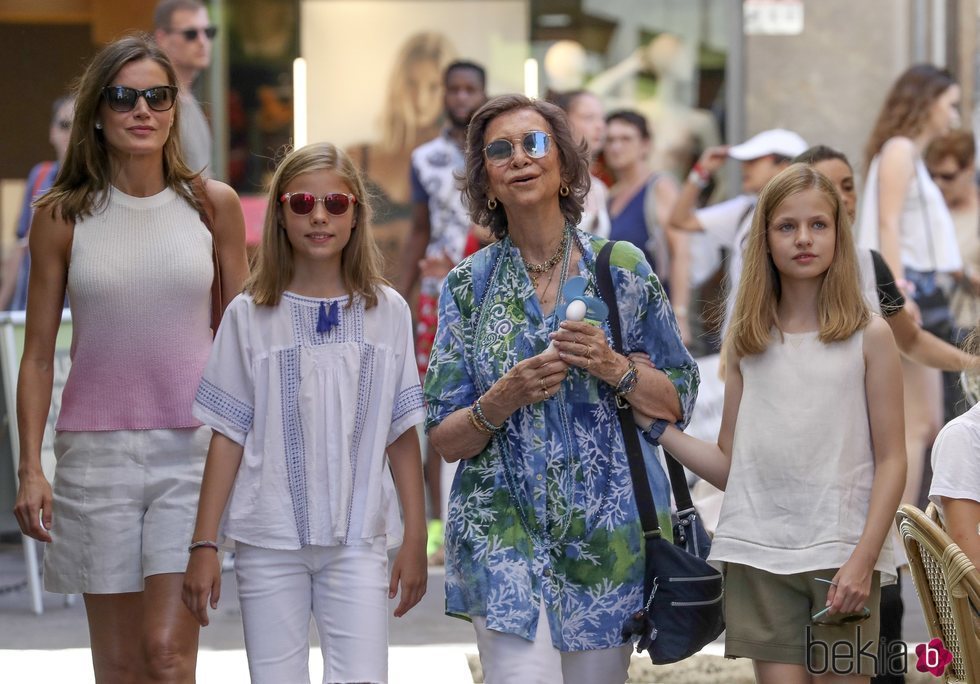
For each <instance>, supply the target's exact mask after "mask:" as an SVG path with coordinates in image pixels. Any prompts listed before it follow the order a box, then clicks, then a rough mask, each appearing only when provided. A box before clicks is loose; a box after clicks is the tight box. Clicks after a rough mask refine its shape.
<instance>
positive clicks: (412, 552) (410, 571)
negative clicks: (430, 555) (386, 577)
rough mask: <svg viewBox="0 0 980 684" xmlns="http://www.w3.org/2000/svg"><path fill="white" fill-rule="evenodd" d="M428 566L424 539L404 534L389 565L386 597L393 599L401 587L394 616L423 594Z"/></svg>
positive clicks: (413, 604) (412, 605)
mask: <svg viewBox="0 0 980 684" xmlns="http://www.w3.org/2000/svg"><path fill="white" fill-rule="evenodd" d="M428 577H429V568H428V563H427V560H426V557H425V540H424V539H423V540H422V541H421V543H418V542H417V541H413V540H412V539H410V538H409V537H408V535H406V539H405V540H404V541H403V542H402V547H401V548H400V549H399V550H398V553H397V554H396V555H395V562H394V564H393V565H392V566H391V580H390V581H389V583H388V598H389V599H393V598H395V596H396V595H397V594H398V590H399V588H400V589H401V594H402V595H401V600H400V601H399V602H398V606H397V607H396V608H395V612H394V615H395V617H401V616H403V615H404V614H405V613H407V612H408V611H410V610H411V609H412V608H413V607H414V606H415V604H417V603H418V602H419V601H421V600H422V597H423V596H425V590H426V588H427V586H428Z"/></svg>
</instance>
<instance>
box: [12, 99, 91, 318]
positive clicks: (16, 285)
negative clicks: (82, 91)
mask: <svg viewBox="0 0 980 684" xmlns="http://www.w3.org/2000/svg"><path fill="white" fill-rule="evenodd" d="M74 115H75V98H74V96H72V95H65V96H63V97H59V98H58V99H57V100H55V101H54V104H53V105H52V106H51V128H50V129H49V131H48V141H49V142H50V143H51V146H52V147H53V148H54V154H55V161H44V162H41V163H40V164H37V165H36V166H35V167H34V168H33V169H31V172H30V173H29V174H28V176H27V185H26V187H25V188H24V200H23V204H22V205H21V209H20V217H19V218H18V219H17V243H16V244H15V245H14V247H13V249H11V250H10V254H8V255H7V257H6V258H5V259H4V263H3V273H2V275H0V311H6V310H8V309H9V310H10V311H23V310H24V309H26V308H27V277H28V274H29V273H30V270H31V255H30V252H29V251H28V250H27V233H28V231H29V230H30V228H31V219H32V218H33V217H34V207H33V206H31V205H33V204H34V200H36V199H37V198H38V197H40V196H41V195H42V194H44V193H45V192H47V191H48V190H50V189H51V186H52V185H54V179H55V177H56V176H57V175H58V169H60V168H61V165H62V164H63V163H64V161H65V155H66V154H68V141H69V139H70V137H71V122H72V118H73V117H74Z"/></svg>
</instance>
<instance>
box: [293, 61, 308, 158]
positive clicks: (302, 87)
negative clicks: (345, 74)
mask: <svg viewBox="0 0 980 684" xmlns="http://www.w3.org/2000/svg"><path fill="white" fill-rule="evenodd" d="M306 115H307V111H306V60H305V59H303V58H302V57H297V58H296V59H294V60H293V149H294V150H298V149H299V148H301V147H305V146H306V143H307V141H308V131H307V117H306Z"/></svg>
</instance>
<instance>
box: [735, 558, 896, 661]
mask: <svg viewBox="0 0 980 684" xmlns="http://www.w3.org/2000/svg"><path fill="white" fill-rule="evenodd" d="M835 574H837V570H836V569H828V570H816V571H814V572H804V573H797V574H794V575H776V574H773V573H771V572H766V571H765V570H759V569H757V568H752V567H749V566H746V565H740V564H738V563H727V564H726V566H725V626H726V629H725V656H727V657H729V658H752V659H753V660H761V661H766V662H775V663H791V664H795V665H803V666H805V667H806V668H807V670H808V671H809V672H811V673H814V674H838V675H844V674H862V675H872V676H873V675H874V674H875V668H876V666H878V665H879V662H878V661H879V660H880V657H879V650H878V649H879V643H878V628H879V624H880V613H879V603H880V599H881V589H880V577H879V573H878V572H875V573H874V577H873V579H872V581H871V594H870V596H869V597H868V602H867V604H866V607H867V608H869V609H870V610H871V615H870V617H868V618H867V619H865V620H862V621H859V622H849V623H841V624H839V625H833V626H827V625H816V624H813V621H812V619H811V616H812V615H813V614H815V613H817V612H819V611H820V610H822V609H823V608H824V606H825V603H826V600H827V589H828V588H829V585H828V584H826V583H825V582H821V581H819V579H824V580H830V579H832V578H833V577H834V575H835ZM818 578H819V579H818Z"/></svg>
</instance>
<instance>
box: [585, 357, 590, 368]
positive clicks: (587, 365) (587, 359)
mask: <svg viewBox="0 0 980 684" xmlns="http://www.w3.org/2000/svg"><path fill="white" fill-rule="evenodd" d="M591 367H592V359H591V358H589V357H588V356H587V357H585V370H589V368H591Z"/></svg>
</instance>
